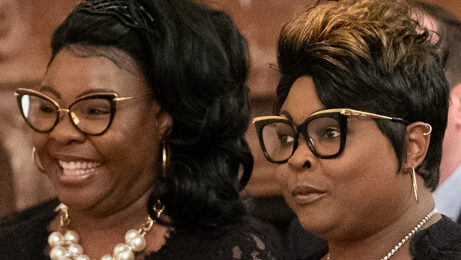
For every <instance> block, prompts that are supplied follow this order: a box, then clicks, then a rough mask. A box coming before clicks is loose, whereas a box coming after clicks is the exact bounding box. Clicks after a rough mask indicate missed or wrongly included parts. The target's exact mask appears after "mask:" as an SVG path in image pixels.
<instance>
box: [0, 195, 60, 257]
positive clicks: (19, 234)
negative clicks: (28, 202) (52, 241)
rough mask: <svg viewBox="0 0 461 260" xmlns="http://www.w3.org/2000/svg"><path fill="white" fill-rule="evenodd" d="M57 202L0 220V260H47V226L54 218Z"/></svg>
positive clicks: (51, 201)
mask: <svg viewBox="0 0 461 260" xmlns="http://www.w3.org/2000/svg"><path fill="white" fill-rule="evenodd" d="M57 204H58V202H57V200H50V201H47V202H45V203H42V204H39V205H37V206H34V207H31V208H28V209H25V210H23V211H21V212H17V213H15V214H12V215H10V216H7V217H5V218H3V219H2V221H1V224H0V241H1V243H0V259H2V260H17V259H21V260H49V258H48V256H46V255H45V252H44V251H45V248H46V246H47V238H48V229H47V227H48V224H49V223H50V221H51V220H52V219H53V218H54V216H55V214H54V212H53V210H54V208H55V207H56V206H57Z"/></svg>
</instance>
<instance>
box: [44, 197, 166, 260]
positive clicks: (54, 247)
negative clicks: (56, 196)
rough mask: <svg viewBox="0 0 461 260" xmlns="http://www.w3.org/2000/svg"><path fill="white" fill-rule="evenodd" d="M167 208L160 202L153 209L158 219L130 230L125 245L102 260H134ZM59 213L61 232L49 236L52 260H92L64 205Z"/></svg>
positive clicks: (142, 249)
mask: <svg viewBox="0 0 461 260" xmlns="http://www.w3.org/2000/svg"><path fill="white" fill-rule="evenodd" d="M164 210H165V207H164V206H163V205H162V203H161V202H160V201H157V203H156V204H155V205H154V207H153V211H154V212H155V213H156V219H155V220H153V219H152V218H151V217H150V216H147V220H146V222H145V223H144V224H142V225H141V227H140V228H139V229H130V230H128V231H127V232H126V234H125V243H118V244H117V245H115V247H114V251H113V253H112V254H107V255H104V256H103V257H101V260H134V259H135V254H136V253H139V252H142V251H144V249H146V239H145V238H144V236H145V235H146V233H147V232H149V231H150V230H151V229H152V226H153V225H154V223H155V222H156V221H157V219H159V218H160V216H161V215H162V213H163V211H164ZM55 211H58V212H59V221H60V222H59V231H56V232H52V233H51V234H50V235H49V236H48V245H50V247H51V250H50V258H51V260H91V258H90V257H89V256H87V255H85V254H84V253H83V248H82V246H81V245H80V244H79V242H80V236H79V235H78V233H77V232H76V231H74V230H70V229H69V226H70V218H69V213H68V208H67V206H66V205H64V204H63V203H61V204H59V206H58V207H57V208H56V209H55Z"/></svg>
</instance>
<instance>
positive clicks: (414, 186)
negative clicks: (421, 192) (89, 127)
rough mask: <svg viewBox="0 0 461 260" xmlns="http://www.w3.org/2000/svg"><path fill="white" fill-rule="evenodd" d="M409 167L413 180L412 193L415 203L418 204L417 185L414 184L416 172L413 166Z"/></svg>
mask: <svg viewBox="0 0 461 260" xmlns="http://www.w3.org/2000/svg"><path fill="white" fill-rule="evenodd" d="M410 167H411V175H412V179H413V192H414V194H415V199H416V202H418V184H417V183H416V172H415V168H414V167H413V166H410Z"/></svg>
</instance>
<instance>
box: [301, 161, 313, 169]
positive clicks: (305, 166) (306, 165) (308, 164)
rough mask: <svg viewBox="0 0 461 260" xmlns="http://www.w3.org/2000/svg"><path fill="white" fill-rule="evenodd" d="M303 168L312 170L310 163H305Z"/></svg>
mask: <svg viewBox="0 0 461 260" xmlns="http://www.w3.org/2000/svg"><path fill="white" fill-rule="evenodd" d="M303 168H307V169H308V168H311V163H310V162H309V161H306V162H304V164H303Z"/></svg>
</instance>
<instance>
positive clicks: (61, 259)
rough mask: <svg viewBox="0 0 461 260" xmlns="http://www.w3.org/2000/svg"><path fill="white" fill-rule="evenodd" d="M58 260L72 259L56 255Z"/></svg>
mask: <svg viewBox="0 0 461 260" xmlns="http://www.w3.org/2000/svg"><path fill="white" fill-rule="evenodd" d="M58 260H73V259H72V258H70V257H67V256H61V257H58Z"/></svg>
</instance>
